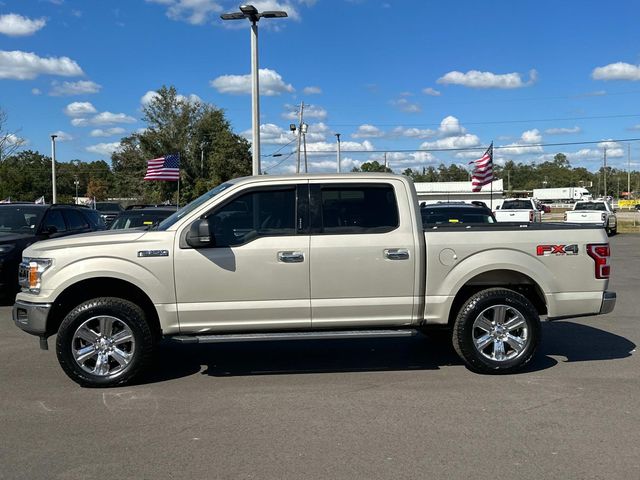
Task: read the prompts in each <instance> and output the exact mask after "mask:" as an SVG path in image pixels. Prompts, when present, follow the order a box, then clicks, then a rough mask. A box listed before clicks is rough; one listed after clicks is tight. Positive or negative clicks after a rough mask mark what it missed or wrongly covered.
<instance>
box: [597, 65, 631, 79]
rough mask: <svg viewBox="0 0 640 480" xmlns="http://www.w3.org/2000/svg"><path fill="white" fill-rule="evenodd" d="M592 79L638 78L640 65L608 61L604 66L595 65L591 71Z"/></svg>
mask: <svg viewBox="0 0 640 480" xmlns="http://www.w3.org/2000/svg"><path fill="white" fill-rule="evenodd" d="M591 77H592V78H593V79H594V80H631V81H638V80H640V66H638V65H631V64H630V63H624V62H617V63H610V64H609V65H605V66H604V67H597V68H594V69H593V72H591Z"/></svg>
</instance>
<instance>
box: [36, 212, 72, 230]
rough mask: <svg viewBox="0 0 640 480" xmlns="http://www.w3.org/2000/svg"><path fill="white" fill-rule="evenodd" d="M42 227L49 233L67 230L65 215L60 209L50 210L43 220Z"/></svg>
mask: <svg viewBox="0 0 640 480" xmlns="http://www.w3.org/2000/svg"><path fill="white" fill-rule="evenodd" d="M42 228H43V230H44V231H45V232H48V233H63V232H66V231H67V225H66V224H65V223H64V217H63V216H62V212H61V211H60V210H53V209H52V210H49V211H48V212H47V213H46V215H45V216H44V220H43V221H42Z"/></svg>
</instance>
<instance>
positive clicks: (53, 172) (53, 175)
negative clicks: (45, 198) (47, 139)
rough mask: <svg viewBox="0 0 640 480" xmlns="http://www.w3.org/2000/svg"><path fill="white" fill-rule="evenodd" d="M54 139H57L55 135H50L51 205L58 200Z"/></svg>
mask: <svg viewBox="0 0 640 480" xmlns="http://www.w3.org/2000/svg"><path fill="white" fill-rule="evenodd" d="M56 138H58V136H57V135H51V186H52V188H53V198H52V199H51V203H56V200H57V199H58V196H57V195H56Z"/></svg>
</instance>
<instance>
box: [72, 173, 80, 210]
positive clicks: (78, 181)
mask: <svg viewBox="0 0 640 480" xmlns="http://www.w3.org/2000/svg"><path fill="white" fill-rule="evenodd" d="M73 178H74V180H73V184H74V185H75V186H76V205H78V185H80V180H78V175H74V176H73Z"/></svg>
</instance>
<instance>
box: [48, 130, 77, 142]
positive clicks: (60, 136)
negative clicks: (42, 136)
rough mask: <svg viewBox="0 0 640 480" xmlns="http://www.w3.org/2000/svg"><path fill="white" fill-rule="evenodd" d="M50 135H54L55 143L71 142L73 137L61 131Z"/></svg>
mask: <svg viewBox="0 0 640 480" xmlns="http://www.w3.org/2000/svg"><path fill="white" fill-rule="evenodd" d="M52 135H56V136H57V137H58V138H56V142H69V141H71V140H73V137H72V136H71V135H70V134H68V133H67V132H63V131H62V130H58V131H57V132H53V133H52Z"/></svg>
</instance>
